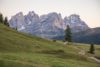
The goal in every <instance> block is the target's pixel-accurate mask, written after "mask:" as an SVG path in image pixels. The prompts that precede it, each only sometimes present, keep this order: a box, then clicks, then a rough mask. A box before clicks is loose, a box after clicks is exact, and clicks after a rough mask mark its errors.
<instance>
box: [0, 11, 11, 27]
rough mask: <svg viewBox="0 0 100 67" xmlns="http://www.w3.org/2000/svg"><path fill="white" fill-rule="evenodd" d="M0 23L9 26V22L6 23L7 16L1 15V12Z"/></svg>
mask: <svg viewBox="0 0 100 67" xmlns="http://www.w3.org/2000/svg"><path fill="white" fill-rule="evenodd" d="M0 23H2V24H4V25H6V26H8V27H9V23H8V18H7V17H3V14H2V13H0Z"/></svg>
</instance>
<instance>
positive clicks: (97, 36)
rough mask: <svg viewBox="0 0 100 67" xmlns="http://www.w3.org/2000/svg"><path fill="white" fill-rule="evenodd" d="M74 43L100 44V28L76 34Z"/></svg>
mask: <svg viewBox="0 0 100 67" xmlns="http://www.w3.org/2000/svg"><path fill="white" fill-rule="evenodd" d="M73 40H74V42H80V43H94V44H100V27H98V28H91V29H89V30H86V31H83V32H79V33H75V34H74V35H73Z"/></svg>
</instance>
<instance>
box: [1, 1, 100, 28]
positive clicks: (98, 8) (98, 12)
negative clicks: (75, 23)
mask: <svg viewBox="0 0 100 67" xmlns="http://www.w3.org/2000/svg"><path fill="white" fill-rule="evenodd" d="M20 11H22V12H23V13H24V14H27V13H28V12H29V11H35V12H36V13H37V14H39V15H42V14H47V13H50V12H57V13H61V14H62V17H65V16H69V15H70V14H74V13H75V14H79V15H80V17H81V19H82V20H84V21H85V22H86V23H87V24H88V25H89V27H100V0H0V12H1V13H3V15H4V16H7V17H8V18H10V17H11V16H13V15H15V14H16V13H18V12H20Z"/></svg>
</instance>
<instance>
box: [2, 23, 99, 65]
mask: <svg viewBox="0 0 100 67" xmlns="http://www.w3.org/2000/svg"><path fill="white" fill-rule="evenodd" d="M88 48H89V46H83V45H75V44H72V45H68V46H66V45H64V44H63V43H62V42H59V41H57V42H53V41H50V40H45V39H41V38H39V37H35V36H30V35H26V34H23V33H19V32H17V31H15V30H13V29H10V28H8V27H6V26H4V25H3V24H0V67H100V64H99V63H97V62H95V61H94V60H91V59H89V58H88V57H87V56H88V55H79V54H78V53H79V51H80V49H87V50H88ZM99 51H100V46H96V52H97V53H96V55H97V56H100V54H99Z"/></svg>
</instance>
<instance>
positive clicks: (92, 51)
mask: <svg viewBox="0 0 100 67" xmlns="http://www.w3.org/2000/svg"><path fill="white" fill-rule="evenodd" d="M94 51H95V48H94V44H91V45H90V51H89V52H90V53H91V54H94Z"/></svg>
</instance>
